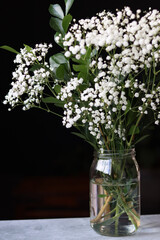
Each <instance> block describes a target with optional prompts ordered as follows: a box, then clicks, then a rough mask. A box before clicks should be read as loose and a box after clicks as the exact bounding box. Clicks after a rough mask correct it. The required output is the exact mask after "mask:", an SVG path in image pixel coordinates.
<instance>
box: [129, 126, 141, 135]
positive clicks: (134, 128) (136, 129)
mask: <svg viewBox="0 0 160 240" xmlns="http://www.w3.org/2000/svg"><path fill="white" fill-rule="evenodd" d="M139 132H140V131H139V127H138V126H137V127H136V125H132V126H131V128H130V130H129V133H128V135H132V134H139Z"/></svg>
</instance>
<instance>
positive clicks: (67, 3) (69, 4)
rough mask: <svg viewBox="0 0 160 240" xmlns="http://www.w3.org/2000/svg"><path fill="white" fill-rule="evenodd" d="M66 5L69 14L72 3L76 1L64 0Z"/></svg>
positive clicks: (66, 12) (66, 11)
mask: <svg viewBox="0 0 160 240" xmlns="http://www.w3.org/2000/svg"><path fill="white" fill-rule="evenodd" d="M64 2H65V5H66V10H65V14H66V15H67V14H68V12H69V10H70V8H71V7H72V4H73V2H74V0H64Z"/></svg>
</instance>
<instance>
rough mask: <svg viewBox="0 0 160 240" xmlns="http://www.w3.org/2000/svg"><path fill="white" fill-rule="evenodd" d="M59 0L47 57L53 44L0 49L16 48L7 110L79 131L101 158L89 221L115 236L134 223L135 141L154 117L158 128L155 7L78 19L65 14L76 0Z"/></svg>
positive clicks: (159, 49)
mask: <svg viewBox="0 0 160 240" xmlns="http://www.w3.org/2000/svg"><path fill="white" fill-rule="evenodd" d="M64 2H65V11H63V9H62V8H61V6H60V5H59V4H51V5H50V6H49V12H50V14H51V15H52V16H51V19H50V26H51V28H53V29H54V30H55V32H56V33H55V36H54V40H55V42H56V43H57V44H58V45H59V46H60V47H61V48H62V51H61V52H59V53H56V54H54V55H53V56H51V57H50V58H49V61H47V60H46V56H47V54H48V51H49V49H50V48H52V44H46V43H44V44H36V46H35V47H34V48H32V47H30V46H28V45H24V48H22V49H20V52H18V51H16V50H15V49H13V48H11V47H9V46H1V48H3V49H6V50H9V51H11V52H14V53H16V58H15V60H14V63H15V64H16V68H15V71H14V72H13V77H12V79H13V81H12V83H11V89H10V90H9V92H8V94H7V95H6V96H5V100H4V104H9V105H10V107H9V110H11V109H13V108H14V107H16V106H19V105H21V106H22V109H23V110H28V109H30V108H39V109H42V110H45V111H47V112H49V113H51V114H54V115H57V116H59V117H62V123H63V125H64V126H65V127H66V128H71V127H74V128H75V129H77V131H76V132H74V134H75V135H77V136H78V137H81V138H82V139H84V140H85V141H87V142H88V143H89V144H91V145H92V146H93V148H94V149H95V151H96V152H97V153H98V156H99V157H98V160H96V167H95V168H94V169H95V172H96V174H98V176H96V177H95V173H94V174H92V175H94V179H93V178H92V179H91V182H92V183H94V184H97V186H98V188H99V187H100V190H94V191H96V192H97V191H100V192H99V193H97V197H98V199H99V200H100V202H101V207H99V208H97V209H99V210H97V213H96V214H95V216H94V217H93V216H92V219H91V225H92V226H93V225H94V224H99V225H98V226H99V228H103V227H104V225H102V223H104V222H105V224H106V225H107V226H111V225H112V226H114V230H115V231H114V235H115V236H117V235H119V232H118V227H119V225H120V218H121V217H122V216H123V215H124V214H125V218H127V219H128V222H130V223H131V226H132V229H131V230H130V231H129V232H128V234H130V233H132V232H134V231H135V230H136V229H137V228H138V227H139V223H140V221H139V213H138V212H137V211H136V208H137V204H138V202H137V201H136V200H133V199H134V198H135V194H138V191H137V190H136V189H138V183H137V182H136V181H132V180H133V179H135V178H136V174H135V169H134V170H133V169H132V171H131V169H130V168H131V164H128V165H126V162H127V161H128V160H127V159H131V156H130V154H131V152H132V153H133V151H132V148H133V145H135V144H137V143H138V142H140V141H141V140H143V139H145V138H146V137H147V136H148V135H144V134H143V132H144V129H145V128H147V127H148V126H149V125H150V124H151V123H153V122H154V123H155V124H156V125H159V119H160V81H159V79H160V68H159V66H160V12H159V11H158V10H151V9H149V10H148V12H145V13H142V12H141V10H140V9H138V10H137V11H136V12H135V13H133V12H132V11H131V9H130V8H129V7H124V9H122V10H116V12H115V13H111V12H106V11H103V12H100V13H98V14H96V16H94V17H92V18H90V19H81V20H79V21H76V20H75V19H72V16H71V15H70V14H69V13H68V12H69V10H70V8H71V6H72V4H73V2H74V0H65V1H64ZM57 107H60V108H62V115H61V114H59V113H57V112H56V109H57ZM117 151H119V152H120V156H121V157H120V156H119V155H118V157H117ZM122 153H123V155H124V156H125V157H124V158H123V160H121V159H122ZM108 154H109V157H108ZM133 155H134V154H132V158H134V163H135V157H134V156H133ZM104 156H105V161H103V160H104V159H103V158H104ZM120 160H121V161H120ZM109 161H110V162H109ZM119 161H120V162H119ZM111 162H112V163H111ZM129 162H130V160H129ZM111 165H112V166H111ZM135 165H136V166H137V164H136V163H135ZM105 169H107V170H105ZM136 169H137V168H136ZM92 172H93V171H92ZM133 172H134V173H133ZM126 176H127V180H126V181H125V178H126ZM92 177H93V176H92ZM130 179H132V180H130ZM138 179H139V177H138ZM98 188H97V189H98ZM135 191H137V192H135ZM109 203H110V204H109ZM91 205H92V203H91ZM128 222H127V224H128ZM97 231H98V230H97ZM100 233H102V231H100ZM102 234H104V235H107V233H106V232H104V233H102ZM110 235H112V234H111V233H110ZM122 235H125V233H124V231H123V234H122Z"/></svg>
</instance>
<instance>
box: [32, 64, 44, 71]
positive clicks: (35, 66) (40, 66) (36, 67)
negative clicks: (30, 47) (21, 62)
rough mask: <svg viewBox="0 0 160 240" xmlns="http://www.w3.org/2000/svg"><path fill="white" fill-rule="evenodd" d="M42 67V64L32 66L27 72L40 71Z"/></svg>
mask: <svg viewBox="0 0 160 240" xmlns="http://www.w3.org/2000/svg"><path fill="white" fill-rule="evenodd" d="M42 67H44V65H43V64H38V63H37V64H34V65H33V66H32V67H31V68H30V69H29V71H31V72H34V71H35V70H38V69H41V68H42Z"/></svg>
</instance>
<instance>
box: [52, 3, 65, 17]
mask: <svg viewBox="0 0 160 240" xmlns="http://www.w3.org/2000/svg"><path fill="white" fill-rule="evenodd" d="M48 10H49V13H50V14H51V15H52V16H54V17H57V18H60V19H63V18H64V13H63V10H62V8H61V6H60V5H59V4H50V6H49V9H48Z"/></svg>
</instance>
